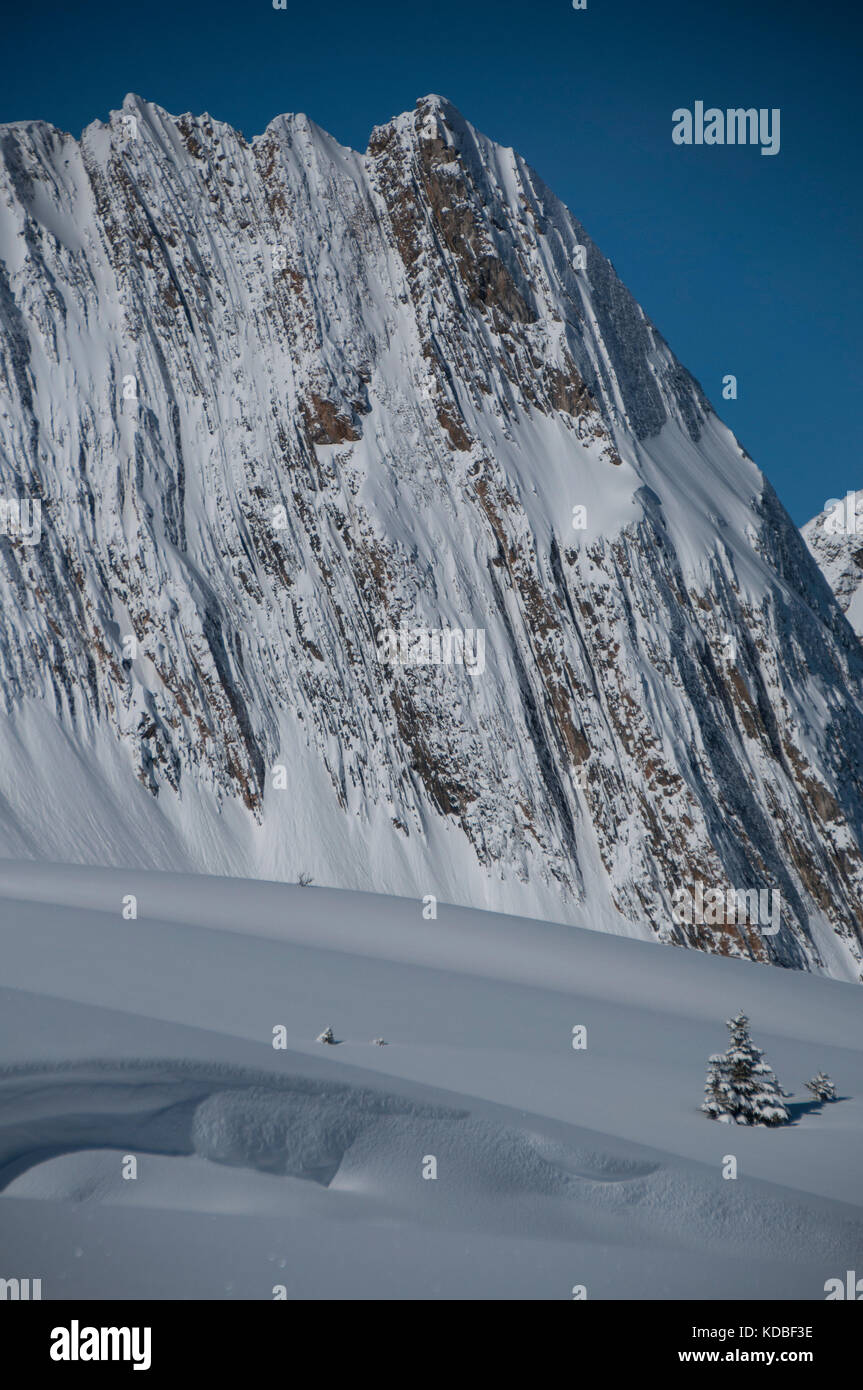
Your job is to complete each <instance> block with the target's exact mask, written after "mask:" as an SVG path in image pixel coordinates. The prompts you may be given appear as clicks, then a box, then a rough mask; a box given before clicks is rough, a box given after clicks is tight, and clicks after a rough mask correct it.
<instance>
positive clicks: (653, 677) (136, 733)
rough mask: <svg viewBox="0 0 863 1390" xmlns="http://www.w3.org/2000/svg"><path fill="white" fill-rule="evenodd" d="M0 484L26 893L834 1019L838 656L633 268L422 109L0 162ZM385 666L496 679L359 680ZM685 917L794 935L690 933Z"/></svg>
mask: <svg viewBox="0 0 863 1390" xmlns="http://www.w3.org/2000/svg"><path fill="white" fill-rule="evenodd" d="M0 483H2V489H0V490H2V491H3V494H4V496H6V497H7V498H16V497H17V498H25V499H34V498H35V499H36V500H39V501H40V502H41V505H42V525H41V534H40V535H39V537H38V538H37V539H38V543H37V544H32V545H31V544H29V543H28V540H27V538H26V537H24V536H22V535H19V534H17V533H16V532H15V531H14V529H13V530H11V531H8V533H7V534H5V535H0V603H2V609H3V614H4V622H3V624H2V627H0V689H2V693H3V704H2V710H0V720H2V731H0V791H2V796H0V848H2V850H3V852H4V853H5V854H6V855H8V856H9V857H13V858H21V859H33V860H54V861H72V862H76V863H91V864H100V863H102V864H117V865H121V864H132V865H137V866H139V867H150V868H159V869H162V870H180V871H182V870H189V869H193V870H200V871H204V872H209V873H224V874H237V875H241V876H247V877H262V878H268V879H277V880H293V881H295V880H296V879H297V877H298V875H299V873H300V872H301V871H305V872H309V873H311V874H312V875H313V876H314V877H315V879H316V881H317V882H318V883H326V884H330V885H333V886H335V887H341V888H346V889H359V890H364V891H369V890H371V891H374V892H385V893H391V894H401V895H403V896H415V897H418V896H421V895H423V894H426V893H433V894H436V895H437V896H438V897H439V898H441V899H446V900H449V901H454V902H461V903H464V904H467V905H472V906H475V907H483V908H493V909H495V910H498V911H503V912H510V913H520V914H523V915H525V916H530V917H540V918H547V919H554V920H558V921H564V922H572V923H577V924H580V925H588V926H592V927H595V928H597V929H602V930H610V931H615V932H619V933H622V934H625V935H629V936H639V937H641V938H644V939H652V938H662V939H672V940H675V941H677V942H678V943H679V944H686V945H690V946H695V947H698V948H700V949H705V950H709V951H715V952H718V953H720V954H730V955H736V956H741V957H750V958H756V959H761V960H772V961H775V962H777V963H779V964H781V965H785V966H791V967H793V968H796V969H804V970H810V971H814V972H816V973H826V974H829V975H832V976H835V977H838V978H842V979H849V980H856V979H857V978H858V977H859V975H860V970H861V964H863V908H861V903H863V652H861V650H860V647H859V644H858V643H857V642H856V641H855V640H854V638H853V635H852V633H851V632H850V630H849V628H848V625H847V623H846V622H845V620H844V618H843V616H842V614H841V612H840V610H839V608H838V606H837V604H836V602H835V600H834V599H833V598H832V597H831V595H830V594H829V592H828V590H827V589H826V587H825V585H824V583H823V580H822V579H821V576H820V575H819V574H818V571H817V568H816V566H815V564H814V562H813V561H812V559H811V557H810V555H809V554H808V552H807V550H806V548H805V546H804V544H803V542H802V541H801V538H800V536H799V534H798V532H797V530H796V528H795V527H794V526H793V525H792V523H791V522H790V520H789V518H788V517H787V515H786V514H785V512H784V510H783V509H782V507H781V505H780V504H779V502H778V501H777V499H776V497H775V495H774V493H773V492H772V490H771V488H770V486H769V484H768V483H767V482H766V480H765V479H764V477H763V475H762V474H761V473H760V471H759V470H758V468H757V467H756V466H755V464H754V463H753V462H752V460H751V459H750V458H749V457H748V456H747V455H746V454H745V452H744V451H743V450H742V449H741V448H740V446H739V445H738V443H737V442H736V440H735V439H734V438H733V436H732V435H731V433H730V432H729V430H728V429H727V428H726V427H725V426H724V425H723V424H722V423H721V422H720V421H719V420H718V418H717V417H716V415H715V414H714V412H713V411H712V409H711V407H710V405H709V403H708V402H707V400H706V399H705V397H704V395H703V393H702V391H701V390H700V388H699V387H698V385H697V383H696V382H695V381H694V380H693V379H692V377H691V376H690V375H689V374H688V373H687V372H686V370H685V369H684V368H683V367H682V366H681V364H680V363H679V362H677V360H676V359H675V357H674V355H673V354H672V352H671V350H670V348H669V347H668V345H667V344H666V343H665V342H664V340H663V339H662V337H661V335H660V334H659V332H658V331H657V330H656V328H654V326H653V325H652V324H651V323H650V322H649V320H648V319H647V318H646V316H645V314H644V312H643V310H642V309H641V308H640V307H639V305H638V304H636V303H635V301H634V300H633V298H632V296H631V295H630V294H629V293H628V291H627V290H626V289H625V287H624V286H623V285H622V284H621V283H620V281H619V279H618V277H617V275H616V274H615V272H614V268H613V266H612V265H611V264H610V263H609V261H608V260H607V259H606V257H604V256H603V255H602V253H601V252H600V250H599V249H598V248H597V247H596V246H595V245H594V243H593V242H592V241H591V239H590V237H589V236H588V235H587V233H586V231H585V230H584V228H583V227H582V226H581V225H580V223H579V222H578V221H577V220H576V218H575V217H574V216H573V215H572V214H571V213H570V211H569V210H568V209H567V208H565V207H564V206H563V205H562V204H561V203H560V202H559V200H558V199H557V198H555V196H554V194H553V193H552V192H551V191H550V190H549V189H548V188H547V187H546V186H545V185H544V184H543V183H542V181H541V179H539V177H538V176H537V175H536V174H535V173H534V171H533V170H531V169H530V168H529V166H528V165H527V164H525V162H524V161H523V160H522V159H521V158H520V157H519V156H518V155H517V154H516V153H514V152H513V151H512V150H509V149H504V148H502V147H500V146H499V145H496V144H494V142H492V141H490V140H488V139H487V138H485V137H484V136H483V135H481V134H480V133H479V132H477V131H476V130H475V129H474V128H473V127H472V126H471V125H470V124H469V123H468V122H467V121H465V119H464V118H463V117H462V116H461V115H460V113H459V112H458V111H456V110H455V108H454V107H452V106H451V105H450V103H448V102H446V101H445V100H443V99H442V98H440V97H434V96H432V97H427V98H424V99H423V100H421V101H420V102H419V103H418V104H417V107H416V110H415V111H413V112H409V113H406V114H404V115H402V116H399V117H397V118H395V119H394V120H392V121H389V122H388V123H387V124H385V125H383V126H381V127H379V128H378V129H376V130H375V131H374V132H373V134H372V137H371V140H370V143H369V147H368V149H367V151H365V152H364V153H358V152H354V151H351V150H348V149H345V148H343V147H342V146H340V145H339V144H337V142H335V141H334V140H333V139H332V138H331V137H330V136H328V135H327V134H325V132H323V131H322V130H320V129H319V128H318V127H317V126H315V125H314V124H313V123H312V122H311V121H309V120H308V119H307V118H306V117H305V116H302V115H289V116H281V117H279V118H278V119H276V120H275V121H273V122H272V124H271V125H270V126H269V127H268V128H267V130H266V131H265V132H264V133H263V134H262V135H260V136H258V137H256V138H255V139H254V140H251V141H249V140H246V138H245V137H244V136H243V135H242V134H241V133H240V132H238V131H235V130H233V129H231V128H230V127H229V126H226V125H224V124H221V123H219V122H218V121H215V120H213V119H211V118H210V117H209V116H207V115H204V116H200V117H193V116H189V115H186V116H180V117H173V116H171V115H169V114H168V113H167V112H165V111H163V110H162V109H161V108H159V107H158V106H155V105H153V104H152V103H148V102H146V101H143V100H142V99H140V98H139V97H135V96H129V97H127V98H126V100H125V102H124V104H123V108H122V111H117V112H114V113H112V115H111V117H110V120H109V121H108V122H107V123H104V124H103V123H101V122H96V123H94V124H93V125H91V126H89V127H88V128H87V130H85V131H84V133H83V135H82V137H81V139H80V140H74V139H73V138H72V137H71V136H69V135H67V134H65V133H64V132H61V131H59V130H56V129H54V128H52V127H51V126H48V125H46V124H44V123H41V122H22V123H18V124H13V125H9V126H5V127H2V129H0ZM578 508H583V512H580V511H576V510H575V509H578ZM574 523H579V524H574ZM580 523H583V525H582V524H580ZM402 628H404V630H405V631H406V632H407V633H413V632H415V631H416V632H419V633H420V634H421V633H422V632H423V631H424V630H428V629H432V630H435V631H437V630H440V629H447V630H452V629H456V630H465V631H470V632H473V631H475V630H477V629H479V630H481V631H482V633H483V635H484V638H485V658H484V669H483V670H482V671H481V672H479V671H477V672H472V671H468V670H467V669H466V668H465V666H464V665H460V664H451V665H411V664H409V665H398V664H389V663H386V662H382V661H381V659H380V652H381V648H380V639H381V635H382V634H384V633H386V632H388V631H392V632H397V631H401V629H402ZM49 807H50V808H51V814H50V815H48V814H46V808H49ZM696 883H703V884H705V885H708V886H718V887H720V888H723V889H726V888H729V887H731V888H735V889H740V890H742V891H745V892H748V891H762V890H763V891H767V892H772V891H778V892H780V893H781V896H782V903H783V908H782V929H781V931H780V932H779V933H778V934H777V935H775V936H767V935H764V934H762V933H761V932H760V931H759V930H757V929H755V928H754V927H753V926H752V924H747V923H735V922H726V923H722V924H717V925H711V924H704V925H699V924H692V925H686V924H682V923H677V922H675V921H674V920H673V919H672V910H671V905H672V902H673V899H674V894H675V892H676V890H677V889H678V888H681V887H682V888H686V889H688V890H691V889H692V888H693V886H694V885H695V884H696Z"/></svg>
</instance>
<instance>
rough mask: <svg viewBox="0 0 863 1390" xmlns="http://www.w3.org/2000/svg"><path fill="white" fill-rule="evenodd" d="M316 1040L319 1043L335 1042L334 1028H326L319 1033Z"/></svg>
mask: <svg viewBox="0 0 863 1390" xmlns="http://www.w3.org/2000/svg"><path fill="white" fill-rule="evenodd" d="M315 1041H316V1042H319V1043H334V1042H335V1037H334V1036H333V1030H332V1028H325V1029H324V1031H323V1033H319V1034H318V1036H317V1038H316V1039H315Z"/></svg>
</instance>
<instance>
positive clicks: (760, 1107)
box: [701, 1013, 790, 1125]
mask: <svg viewBox="0 0 863 1390" xmlns="http://www.w3.org/2000/svg"><path fill="white" fill-rule="evenodd" d="M726 1027H727V1028H728V1030H729V1032H730V1033H731V1046H730V1047H729V1049H728V1051H727V1052H722V1053H714V1055H713V1056H712V1057H711V1058H710V1060H709V1063H708V1072H707V1084H706V1085H705V1087H704V1096H705V1099H704V1103H703V1105H702V1107H701V1109H702V1110H703V1111H705V1113H706V1114H708V1115H709V1116H710V1118H711V1119H712V1120H719V1121H720V1123H721V1124H726V1125H731V1124H736V1125H784V1124H787V1122H788V1119H789V1115H788V1109H787V1107H786V1106H785V1104H784V1100H783V1097H785V1096H787V1095H789V1094H790V1093H789V1092H788V1091H783V1089H782V1087H781V1086H780V1085H779V1082H778V1081H777V1080H776V1077H775V1076H774V1074H773V1070H772V1068H771V1067H768V1065H767V1063H766V1062H764V1061H763V1060H762V1058H763V1055H764V1054H763V1052H762V1051H761V1049H760V1048H759V1047H756V1046H755V1044H754V1043H753V1041H752V1039H751V1038H750V1036H749V1019H748V1018H747V1017H746V1015H745V1014H744V1013H739V1014H736V1015H735V1016H734V1018H730V1019H729V1020H728V1022H727V1023H726Z"/></svg>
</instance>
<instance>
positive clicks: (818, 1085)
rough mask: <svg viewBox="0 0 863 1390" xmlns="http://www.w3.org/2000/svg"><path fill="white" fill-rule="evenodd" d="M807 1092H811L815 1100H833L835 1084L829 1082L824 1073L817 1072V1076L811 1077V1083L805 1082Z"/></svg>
mask: <svg viewBox="0 0 863 1390" xmlns="http://www.w3.org/2000/svg"><path fill="white" fill-rule="evenodd" d="M806 1089H807V1091H811V1092H812V1094H813V1096H814V1097H815V1099H816V1100H835V1099H836V1084H835V1082H833V1081H831V1080H830V1077H829V1076H828V1075H827V1073H826V1072H823V1071H819V1073H818V1075H817V1076H813V1078H812V1080H811V1081H807V1082H806Z"/></svg>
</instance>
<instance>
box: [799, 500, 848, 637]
mask: <svg viewBox="0 0 863 1390" xmlns="http://www.w3.org/2000/svg"><path fill="white" fill-rule="evenodd" d="M829 500H830V505H828V506H827V507H825V509H824V511H823V512H819V514H818V516H814V517H813V518H812V520H811V521H807V523H806V525H805V526H803V527H801V534H802V536H803V539H804V540H805V542H806V544H807V545H808V547H809V549H810V551H811V552H812V555H813V557H814V559H815V562H816V564H817V565H818V567H819V569H820V570H821V573H822V574H823V575H824V578H825V579H826V580H827V583H828V584H829V585H830V588H831V589H832V590H833V593H834V594H835V595H836V601H837V602H838V604H839V607H840V608H841V609H842V612H843V613H844V614H845V616H846V617H847V619H848V621H849V623H850V624H851V626H852V627H853V629H854V631H855V632H856V633H857V636H858V637H863V591H861V589H863V492H850V493H848V494H847V495H846V496H845V497H841V498H839V497H836V498H832V499H829ZM858 514H859V515H858ZM858 527H859V530H858Z"/></svg>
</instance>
